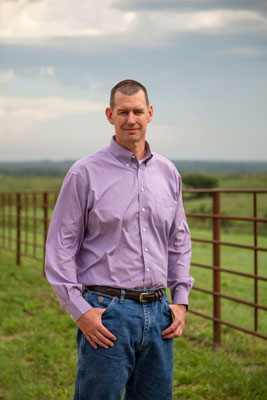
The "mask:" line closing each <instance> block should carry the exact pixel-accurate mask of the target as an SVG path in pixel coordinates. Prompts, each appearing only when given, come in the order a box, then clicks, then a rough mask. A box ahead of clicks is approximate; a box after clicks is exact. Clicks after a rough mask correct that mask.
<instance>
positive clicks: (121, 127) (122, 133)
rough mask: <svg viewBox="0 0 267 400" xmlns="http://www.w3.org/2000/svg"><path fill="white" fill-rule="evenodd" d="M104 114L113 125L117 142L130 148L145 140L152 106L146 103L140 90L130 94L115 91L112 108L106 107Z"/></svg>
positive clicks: (151, 114)
mask: <svg viewBox="0 0 267 400" xmlns="http://www.w3.org/2000/svg"><path fill="white" fill-rule="evenodd" d="M106 116H107V118H108V120H109V122H110V123H111V124H112V125H114V127H115V133H116V141H117V143H119V144H120V145H122V146H124V147H130V148H131V147H132V146H133V145H134V144H137V143H144V142H145V135H146V127H147V124H148V123H149V122H150V121H151V120H152V116H153V107H152V106H148V105H147V104H146V98H145V94H144V92H143V91H142V90H139V92H137V93H135V94H133V95H131V96H127V95H125V94H123V93H121V92H120V91H117V92H116V93H115V105H114V108H113V109H112V108H110V107H108V108H107V109H106Z"/></svg>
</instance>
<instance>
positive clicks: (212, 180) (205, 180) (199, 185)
mask: <svg viewBox="0 0 267 400" xmlns="http://www.w3.org/2000/svg"><path fill="white" fill-rule="evenodd" d="M183 182H184V183H186V185H187V186H189V187H190V188H193V189H212V188H215V187H217V186H218V179H217V178H216V177H214V176H211V175H204V174H187V175H183Z"/></svg>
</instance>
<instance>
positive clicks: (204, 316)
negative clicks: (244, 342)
mask: <svg viewBox="0 0 267 400" xmlns="http://www.w3.org/2000/svg"><path fill="white" fill-rule="evenodd" d="M188 311H189V312H191V313H192V314H195V315H198V316H199V317H203V318H205V319H209V320H211V321H213V322H214V321H216V322H217V323H218V324H222V325H226V326H229V327H230V328H233V329H237V330H238V331H241V332H245V333H248V334H249V335H253V336H257V337H259V338H261V339H265V340H267V336H265V335H262V334H261V333H258V332H255V331H250V330H249V329H246V328H242V327H241V326H238V325H234V324H231V323H230V322H227V321H223V320H221V319H220V320H219V319H216V318H214V317H211V316H209V315H207V314H203V313H201V312H199V311H195V310H191V308H189V309H188Z"/></svg>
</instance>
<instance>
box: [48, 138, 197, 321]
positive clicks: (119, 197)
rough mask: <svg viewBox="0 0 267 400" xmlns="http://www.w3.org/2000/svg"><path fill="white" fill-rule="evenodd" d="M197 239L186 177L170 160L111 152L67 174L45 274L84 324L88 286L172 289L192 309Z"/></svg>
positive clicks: (51, 229) (178, 301)
mask: <svg viewBox="0 0 267 400" xmlns="http://www.w3.org/2000/svg"><path fill="white" fill-rule="evenodd" d="M190 259H191V240H190V234H189V229H188V225H187V222H186V217H185V213H184V207H183V201H182V192H181V177H180V175H179V173H178V172H177V170H176V168H175V166H174V165H173V164H172V163H171V162H170V161H168V160H167V159H166V158H164V157H162V156H160V155H159V154H156V153H153V154H152V153H151V151H150V147H149V145H148V143H147V142H146V157H145V158H144V160H143V161H142V163H141V165H139V162H138V160H137V159H136V157H135V155H134V154H133V153H132V152H131V151H129V150H127V149H126V148H124V147H122V146H120V145H119V144H118V143H116V141H115V137H113V138H112V139H111V143H110V145H109V147H107V148H105V149H103V150H100V151H99V152H97V153H95V154H93V155H90V156H88V157H85V158H83V159H82V160H80V161H77V162H76V163H75V164H74V165H73V166H72V167H71V169H70V170H69V172H68V173H67V175H66V177H65V179H64V181H63V184H62V188H61V191H60V194H59V197H58V200H57V203H56V206H55V209H54V213H53V216H52V219H51V223H50V227H49V232H48V237H47V245H46V275H47V278H48V280H49V282H50V283H51V284H52V286H53V287H54V290H55V292H56V294H57V296H58V298H59V300H60V303H61V306H62V307H63V308H64V309H65V310H66V311H67V312H68V313H69V314H70V315H71V317H72V318H73V320H74V321H77V320H78V319H79V318H80V316H81V315H82V314H84V313H85V312H87V311H88V310H90V308H91V307H90V305H89V304H88V303H87V302H86V301H85V300H84V299H83V297H82V288H83V286H89V285H103V286H111V287H116V288H123V289H143V288H144V289H145V288H148V289H152V288H163V287H166V286H168V287H170V289H171V295H172V301H173V303H174V304H188V294H189V291H190V289H191V287H192V285H193V278H192V277H191V276H190V275H189V268H190Z"/></svg>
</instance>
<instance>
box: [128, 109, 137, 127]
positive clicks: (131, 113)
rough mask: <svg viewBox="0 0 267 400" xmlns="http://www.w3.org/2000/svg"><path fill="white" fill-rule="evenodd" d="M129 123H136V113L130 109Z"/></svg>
mask: <svg viewBox="0 0 267 400" xmlns="http://www.w3.org/2000/svg"><path fill="white" fill-rule="evenodd" d="M127 124H128V125H134V124H135V118H134V113H133V112H132V111H130V112H129V114H128V118H127Z"/></svg>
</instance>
